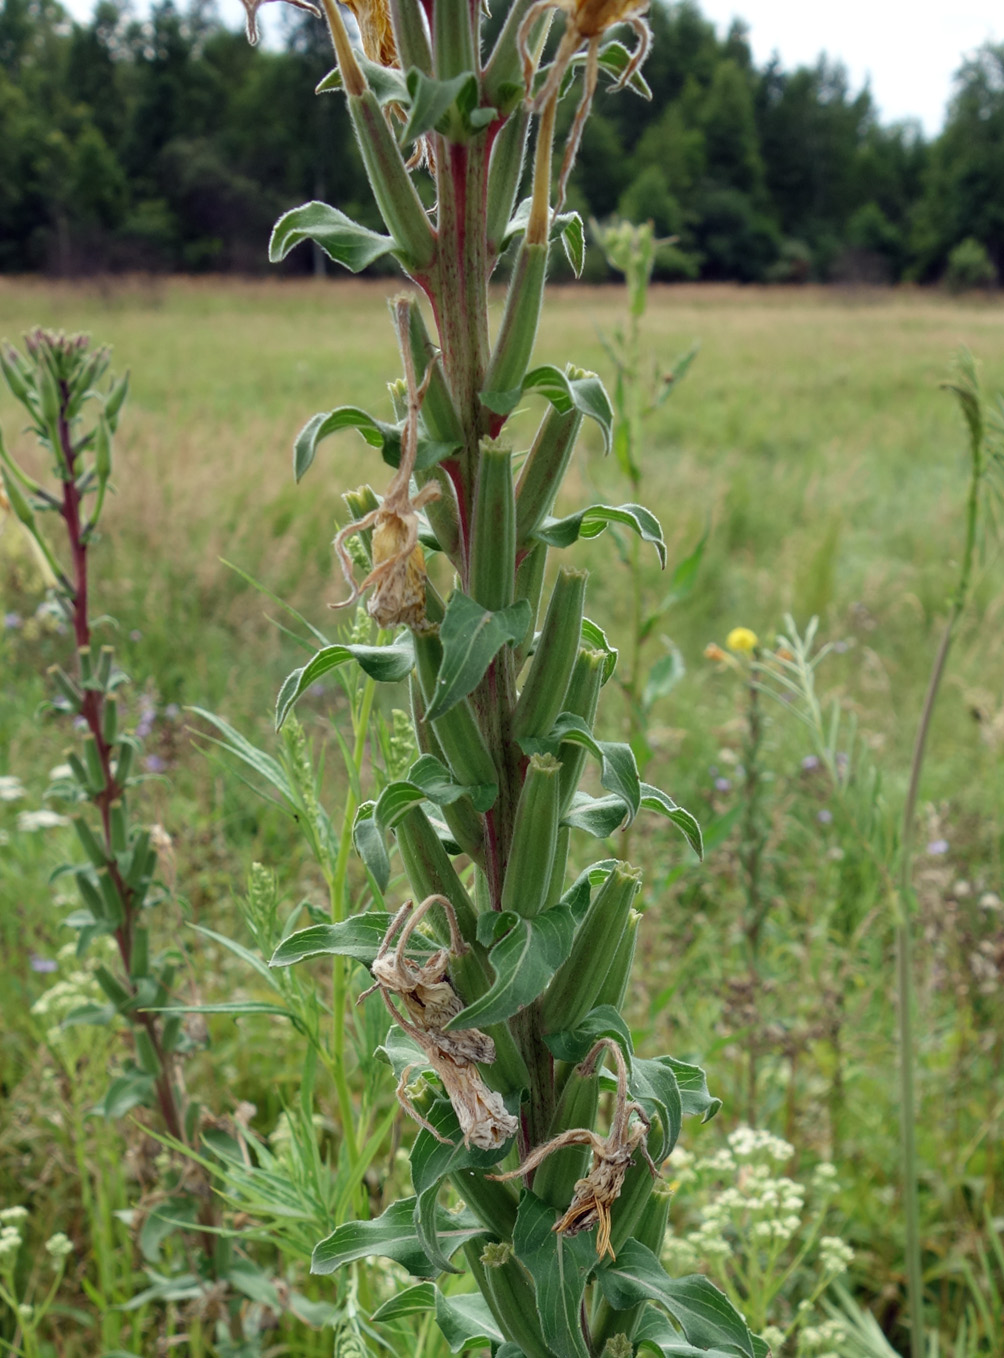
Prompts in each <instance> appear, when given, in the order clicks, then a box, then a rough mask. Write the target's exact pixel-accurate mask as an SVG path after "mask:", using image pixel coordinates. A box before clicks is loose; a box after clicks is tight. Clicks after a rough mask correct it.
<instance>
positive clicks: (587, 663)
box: [558, 649, 606, 815]
mask: <svg viewBox="0 0 1004 1358" xmlns="http://www.w3.org/2000/svg"><path fill="white" fill-rule="evenodd" d="M605 662H606V656H605V655H604V654H603V652H602V651H592V650H586V649H583V650H581V651H579V653H578V655H577V656H576V657H575V665H574V667H573V668H572V677H571V678H570V679H569V681H568V692H567V693H566V694H565V705H564V711H566V712H571V713H572V714H573V716H576V717H581V718H582V719H583V721H584V722H585V723H586V725H587V726H588V727H589V728H590V729H592V725H593V720H594V719H595V717H596V706H597V703H598V702H599V697H600V689H601V687H602V686H603V666H604V664H605ZM588 753H589V751H588V750H586V749H585V748H584V747H583V746H582V745H576V744H575V743H574V742H572V741H570V740H566V741H564V742H563V743H562V744H561V745H560V746H559V747H558V758H559V759H560V760H561V798H560V806H561V814H562V815H564V814H565V812H566V811H567V810H568V806H569V803H570V802H571V800H572V798H573V797H574V795H575V791H576V789H577V788H578V786H579V779H580V778H581V777H582V770H583V767H584V765H585V762H586V758H587V756H588Z"/></svg>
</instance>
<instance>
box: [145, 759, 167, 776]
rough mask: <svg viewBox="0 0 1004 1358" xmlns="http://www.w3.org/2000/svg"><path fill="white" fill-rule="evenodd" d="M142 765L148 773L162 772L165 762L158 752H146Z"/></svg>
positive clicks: (165, 766)
mask: <svg viewBox="0 0 1004 1358" xmlns="http://www.w3.org/2000/svg"><path fill="white" fill-rule="evenodd" d="M143 767H144V768H145V769H146V771H147V772H148V773H163V772H164V770H165V769H166V768H167V764H166V762H165V761H164V760H163V759H161V757H160V755H159V754H148V755H147V757H146V758H145V759H144V760H143Z"/></svg>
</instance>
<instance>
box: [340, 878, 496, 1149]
mask: <svg viewBox="0 0 1004 1358" xmlns="http://www.w3.org/2000/svg"><path fill="white" fill-rule="evenodd" d="M434 905H439V906H441V907H442V909H443V910H444V911H445V913H446V918H447V921H448V923H449V927H450V947H449V948H440V949H439V950H438V952H435V953H434V954H433V955H432V957H430V958H429V960H428V961H427V962H424V963H421V964H420V963H418V962H413V961H412V960H411V959H410V958H409V957H408V956H407V954H406V952H405V949H406V948H407V946H408V941H409V939H410V938H411V934H412V931H413V930H414V929H415V926H416V925H417V924H419V922H420V921H421V920H422V919H423V918H424V916H425V915H426V913H427V912H428V911H429V910H430V909H431V907H432V906H434ZM399 930H400V938H399V939H398V941H397V945H396V947H395V948H394V949H393V951H392V950H391V941H392V940H393V938H394V935H395V934H397V933H398V931H399ZM467 951H468V949H467V945H466V944H465V943H464V941H463V939H462V938H461V937H460V931H459V929H458V928H457V917H456V915H455V913H454V910H453V906H452V905H451V904H450V902H449V901H448V900H447V899H446V897H445V896H427V897H426V898H425V900H424V901H422V903H421V904H420V905H419V906H418V907H417V908H416V907H415V906H414V904H413V902H412V901H407V902H406V903H405V904H404V905H403V906H402V907H401V909H400V910H399V911H398V912H397V914H396V915H395V916H394V918H393V920H392V921H391V924H390V927H389V928H388V930H387V933H386V934H385V935H384V940H383V943H382V944H381V945H380V951H379V952H378V953H377V955H376V958H375V959H374V961H373V967H372V972H373V976H374V978H375V982H374V984H373V985H372V986H371V987H370V989H369V990H366V991H364V992H363V994H362V995H361V996H360V997H359V998H360V999H363V998H364V997H365V996H366V995H369V994H370V993H371V992H372V991H374V990H379V991H380V993H381V995H382V996H383V999H384V1003H385V1004H386V1006H387V1008H388V1009H389V1010H390V1013H391V1017H392V1018H393V1019H394V1020H395V1021H396V1022H397V1023H398V1024H399V1025H400V1026H401V1028H403V1030H404V1031H405V1032H406V1033H407V1034H408V1036H409V1037H411V1038H413V1039H414V1041H415V1042H417V1043H418V1045H419V1046H420V1047H421V1048H422V1051H423V1052H424V1053H425V1056H426V1059H427V1060H428V1062H429V1064H430V1065H431V1066H432V1068H433V1070H434V1071H435V1072H436V1074H437V1075H438V1076H439V1078H440V1079H441V1080H442V1082H443V1088H444V1089H445V1090H446V1094H447V1097H448V1098H449V1100H450V1102H451V1103H452V1105H453V1111H454V1112H455V1113H456V1115H457V1121H458V1122H459V1123H460V1129H461V1131H462V1132H463V1134H464V1145H465V1146H472V1145H473V1146H477V1147H478V1148H479V1149H481V1150H489V1151H491V1150H498V1149H499V1148H500V1147H501V1146H504V1145H505V1143H506V1142H507V1141H508V1140H509V1138H510V1137H511V1136H514V1135H515V1134H516V1128H517V1122H516V1119H515V1118H514V1117H512V1115H511V1114H510V1113H508V1112H507V1111H506V1107H505V1104H504V1103H503V1102H502V1098H501V1095H499V1094H498V1093H496V1092H495V1091H494V1090H492V1089H489V1088H488V1087H487V1086H486V1085H485V1082H484V1080H483V1079H482V1077H481V1072H480V1071H479V1070H478V1067H477V1063H478V1062H480V1063H481V1064H482V1065H491V1064H492V1062H493V1061H494V1060H495V1044H494V1042H493V1041H492V1040H491V1038H490V1037H488V1036H487V1035H486V1034H485V1033H482V1032H479V1031H478V1029H477V1028H461V1029H459V1030H457V1031H454V1032H447V1031H446V1025H447V1024H448V1023H449V1022H450V1020H451V1019H453V1018H455V1017H456V1016H457V1015H458V1014H459V1013H460V1012H461V1010H462V1009H463V1007H464V1006H463V1001H462V1000H461V999H460V996H459V995H458V994H457V992H456V991H455V990H454V988H453V986H452V985H451V983H450V980H449V976H448V974H447V970H448V967H449V962H450V958H451V957H461V956H463V954H464V953H466V952H467ZM392 995H394V996H395V997H396V998H397V999H399V1000H400V1001H401V1002H402V1003H403V1004H404V1007H405V1009H406V1010H407V1011H408V1014H409V1018H407V1019H406V1018H405V1017H404V1016H403V1015H402V1014H401V1012H400V1011H399V1010H398V1009H397V1008H396V1007H395V1006H394V1004H393V1003H392V1001H391V996H392ZM412 1070H414V1066H413V1065H409V1066H406V1067H405V1068H404V1070H403V1071H402V1072H401V1078H400V1080H399V1081H398V1085H397V1097H398V1099H399V1100H400V1103H401V1106H402V1107H403V1108H404V1109H405V1111H406V1112H407V1113H409V1114H410V1115H411V1116H412V1117H413V1118H414V1119H415V1121H416V1122H418V1123H419V1124H420V1125H421V1126H423V1127H425V1128H426V1130H427V1131H429V1132H431V1133H432V1135H433V1136H434V1137H435V1138H436V1139H437V1141H442V1142H444V1143H445V1144H447V1145H451V1144H452V1142H450V1140H449V1138H448V1137H444V1136H443V1135H442V1133H441V1132H439V1131H438V1130H437V1129H436V1128H435V1127H434V1126H433V1125H432V1123H431V1122H429V1121H428V1120H427V1119H426V1118H424V1117H423V1116H422V1114H421V1113H420V1112H419V1111H418V1109H417V1108H416V1107H415V1105H414V1104H413V1103H412V1101H411V1100H410V1099H409V1098H408V1094H407V1086H408V1076H409V1075H410V1074H411V1072H412Z"/></svg>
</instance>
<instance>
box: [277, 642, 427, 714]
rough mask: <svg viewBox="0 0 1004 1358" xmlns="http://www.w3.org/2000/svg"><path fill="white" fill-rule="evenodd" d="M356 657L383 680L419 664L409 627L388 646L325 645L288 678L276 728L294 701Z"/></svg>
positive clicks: (403, 675)
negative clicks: (322, 678) (327, 675)
mask: <svg viewBox="0 0 1004 1358" xmlns="http://www.w3.org/2000/svg"><path fill="white" fill-rule="evenodd" d="M347 660H354V661H355V662H356V664H357V665H358V666H359V668H360V669H361V670H362V671H363V673H364V674H367V675H369V677H370V678H371V679H376V680H377V681H378V682H379V683H382V684H395V683H397V682H398V681H399V680H401V679H405V678H407V676H408V675H409V674H410V673H411V671H412V670H413V669H414V668H415V645H414V642H413V641H412V638H411V632H410V631H408V630H407V629H405V630H404V631H403V632H402V633H401V634H400V636H398V637H397V638H396V639H395V640H394V641H392V642H391V643H390V645H388V646H325V647H324V648H323V650H320V651H318V652H317V654H316V655H315V656H314V657H313V659H312V660H309V661H308V662H307V664H306V665H303V666H301V667H300V669H298V670H294V671H293V672H292V674H290V675H289V677H288V678H287V679H286V680H285V682H284V683H283V686H282V688H281V689H280V690H279V696H278V698H277V699H276V702H275V729H276V730H277V731H278V730H279V728H280V727H281V726H282V724H283V722H284V721H285V720H286V718H287V716H288V715H289V713H290V711H291V709H292V707H293V704H294V703H295V702H296V701H297V699H298V698H300V697H302V696H303V694H304V693H306V691H307V689H308V688H310V686H311V684H316V683H317V681H318V679H320V678H321V677H322V676H323V675H325V674H327V673H329V671H331V670H334V669H337V668H338V666H339V665H344V664H345V662H346V661H347Z"/></svg>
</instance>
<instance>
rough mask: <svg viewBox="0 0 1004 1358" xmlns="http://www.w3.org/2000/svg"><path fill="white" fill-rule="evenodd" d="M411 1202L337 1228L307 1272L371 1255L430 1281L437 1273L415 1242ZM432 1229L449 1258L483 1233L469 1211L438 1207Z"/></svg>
mask: <svg viewBox="0 0 1004 1358" xmlns="http://www.w3.org/2000/svg"><path fill="white" fill-rule="evenodd" d="M415 1203H416V1199H415V1198H401V1199H399V1200H398V1201H397V1202H394V1203H391V1205H390V1206H389V1207H388V1208H387V1210H386V1212H384V1213H383V1214H382V1215H381V1216H379V1217H376V1218H375V1219H374V1220H373V1221H350V1222H347V1223H346V1224H345V1225H344V1226H339V1227H337V1229H336V1230H334V1231H332V1233H331V1234H330V1235H329V1236H326V1237H325V1238H324V1239H323V1240H322V1241H320V1242H319V1243H318V1244H317V1245H315V1246H314V1253H313V1255H312V1256H311V1260H310V1271H311V1273H334V1272H335V1271H336V1270H337V1269H339V1268H342V1267H343V1266H344V1265H345V1264H349V1263H351V1262H352V1261H353V1260H354V1259H366V1258H368V1257H369V1256H370V1255H374V1254H375V1255H379V1256H381V1257H382V1258H384V1259H393V1260H394V1262H395V1263H398V1264H401V1265H403V1266H404V1268H406V1269H407V1270H408V1272H409V1273H411V1274H412V1275H413V1276H414V1277H416V1278H434V1277H435V1276H436V1274H437V1273H438V1272H439V1271H440V1270H439V1269H438V1268H437V1267H436V1265H435V1264H432V1263H430V1262H429V1258H428V1256H427V1254H426V1253H425V1250H424V1249H423V1248H422V1246H421V1244H420V1243H419V1239H418V1235H417V1234H416V1231H415V1219H414V1218H415ZM436 1230H437V1235H438V1237H439V1240H440V1243H441V1245H442V1247H443V1248H444V1250H446V1251H448V1253H449V1254H450V1255H453V1254H455V1253H456V1251H457V1250H458V1249H460V1247H461V1246H462V1245H465V1244H467V1242H468V1241H469V1240H476V1239H477V1238H478V1236H481V1235H486V1234H487V1232H486V1230H485V1227H484V1226H483V1225H482V1224H481V1222H480V1221H478V1220H477V1218H476V1217H475V1216H474V1214H473V1212H468V1211H467V1210H466V1209H465V1210H464V1211H461V1212H447V1211H446V1210H445V1208H442V1207H440V1208H439V1209H438V1210H437V1212H436Z"/></svg>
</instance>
